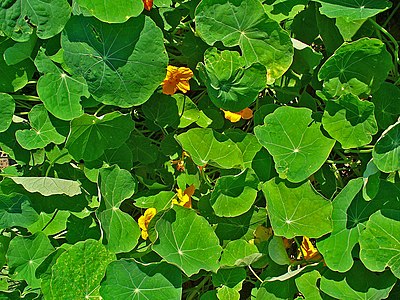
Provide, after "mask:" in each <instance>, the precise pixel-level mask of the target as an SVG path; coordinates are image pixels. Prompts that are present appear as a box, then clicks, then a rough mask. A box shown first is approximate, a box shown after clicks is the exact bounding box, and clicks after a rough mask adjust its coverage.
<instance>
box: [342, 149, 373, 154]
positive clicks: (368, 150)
mask: <svg viewBox="0 0 400 300" xmlns="http://www.w3.org/2000/svg"><path fill="white" fill-rule="evenodd" d="M373 150H374V149H372V148H371V149H360V150H352V149H347V150H344V153H370V152H372V151H373Z"/></svg>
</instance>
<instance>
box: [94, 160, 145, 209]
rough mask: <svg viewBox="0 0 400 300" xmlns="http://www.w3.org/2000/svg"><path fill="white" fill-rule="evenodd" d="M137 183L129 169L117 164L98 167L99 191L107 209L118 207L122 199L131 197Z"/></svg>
mask: <svg viewBox="0 0 400 300" xmlns="http://www.w3.org/2000/svg"><path fill="white" fill-rule="evenodd" d="M137 184H138V183H137V180H136V178H134V177H133V176H132V174H131V173H130V172H129V171H127V170H124V169H120V168H119V167H118V166H113V167H112V168H107V169H100V191H101V194H102V195H103V197H104V203H105V206H106V208H107V209H109V208H118V207H119V206H120V204H121V203H122V201H124V200H125V199H128V198H130V197H132V195H133V193H134V192H135V190H136V188H137Z"/></svg>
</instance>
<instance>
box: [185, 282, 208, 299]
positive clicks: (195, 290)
mask: <svg viewBox="0 0 400 300" xmlns="http://www.w3.org/2000/svg"><path fill="white" fill-rule="evenodd" d="M208 280H209V277H204V278H203V280H202V281H201V282H200V283H199V284H198V285H197V286H196V287H195V288H194V289H193V291H192V292H191V293H190V295H189V296H188V297H187V298H186V299H187V300H193V299H195V297H196V296H199V293H200V290H201V289H202V288H203V286H204V285H205V284H206V283H207V281H208ZM198 298H200V297H198Z"/></svg>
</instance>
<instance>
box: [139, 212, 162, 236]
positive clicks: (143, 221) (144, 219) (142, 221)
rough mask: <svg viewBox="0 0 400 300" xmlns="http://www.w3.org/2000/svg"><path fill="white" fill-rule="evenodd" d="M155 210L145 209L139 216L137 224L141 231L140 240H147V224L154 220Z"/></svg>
mask: <svg viewBox="0 0 400 300" xmlns="http://www.w3.org/2000/svg"><path fill="white" fill-rule="evenodd" d="M156 213H157V210H156V209H155V208H153V207H151V208H148V209H146V211H145V212H144V215H143V216H140V218H139V220H138V224H139V227H140V229H142V238H143V239H144V240H147V238H148V237H149V233H148V232H147V230H148V228H149V223H150V221H151V219H153V218H154V216H155V215H156Z"/></svg>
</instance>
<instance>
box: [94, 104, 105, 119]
mask: <svg viewBox="0 0 400 300" xmlns="http://www.w3.org/2000/svg"><path fill="white" fill-rule="evenodd" d="M106 106H107V105H105V104H104V105H102V106H100V107H99V108H98V109H97V110H96V112H95V113H94V116H95V117H97V114H98V113H99V112H100V111H101V110H102V109H103V108H104V107H106Z"/></svg>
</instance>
